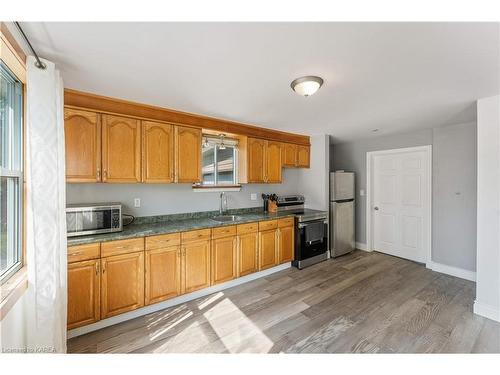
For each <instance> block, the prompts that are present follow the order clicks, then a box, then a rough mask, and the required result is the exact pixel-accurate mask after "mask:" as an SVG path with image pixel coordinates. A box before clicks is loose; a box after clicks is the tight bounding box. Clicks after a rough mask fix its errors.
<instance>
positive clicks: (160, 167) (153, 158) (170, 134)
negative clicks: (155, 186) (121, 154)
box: [142, 121, 174, 183]
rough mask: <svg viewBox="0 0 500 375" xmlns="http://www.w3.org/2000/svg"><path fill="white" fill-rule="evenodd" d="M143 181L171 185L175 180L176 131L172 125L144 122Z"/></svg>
mask: <svg viewBox="0 0 500 375" xmlns="http://www.w3.org/2000/svg"><path fill="white" fill-rule="evenodd" d="M142 155H143V159H142V160H143V164H142V181H143V182H148V183H170V182H173V180H174V129H173V126H172V125H169V124H161V123H158V122H151V121H143V122H142Z"/></svg>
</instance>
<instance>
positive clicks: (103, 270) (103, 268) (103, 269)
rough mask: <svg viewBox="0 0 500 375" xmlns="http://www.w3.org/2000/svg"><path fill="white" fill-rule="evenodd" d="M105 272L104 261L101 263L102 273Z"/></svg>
mask: <svg viewBox="0 0 500 375" xmlns="http://www.w3.org/2000/svg"><path fill="white" fill-rule="evenodd" d="M104 272H106V263H103V264H102V273H104Z"/></svg>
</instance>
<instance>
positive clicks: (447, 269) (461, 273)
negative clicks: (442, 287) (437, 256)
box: [425, 261, 476, 281]
mask: <svg viewBox="0 0 500 375" xmlns="http://www.w3.org/2000/svg"><path fill="white" fill-rule="evenodd" d="M425 266H426V267H427V268H429V269H431V270H433V271H436V272H440V273H445V274H447V275H450V276H455V277H459V278H461V279H465V280H469V281H476V273H475V272H474V271H469V270H465V269H463V268H458V267H453V266H447V265H446V264H442V263H436V262H433V261H430V262H427V263H426V265H425Z"/></svg>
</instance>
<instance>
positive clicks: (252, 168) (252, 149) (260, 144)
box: [247, 138, 266, 183]
mask: <svg viewBox="0 0 500 375" xmlns="http://www.w3.org/2000/svg"><path fill="white" fill-rule="evenodd" d="M247 149H248V151H247V152H248V155H247V160H248V167H247V168H248V172H247V173H248V182H251V183H264V182H265V171H264V169H265V164H264V163H265V153H266V141H264V140H262V139H256V138H248V145H247Z"/></svg>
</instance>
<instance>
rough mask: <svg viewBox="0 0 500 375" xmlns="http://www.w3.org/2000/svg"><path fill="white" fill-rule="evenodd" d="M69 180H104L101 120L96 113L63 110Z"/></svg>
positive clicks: (67, 177)
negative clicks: (102, 178)
mask: <svg viewBox="0 0 500 375" xmlns="http://www.w3.org/2000/svg"><path fill="white" fill-rule="evenodd" d="M64 138H65V148H66V181H67V182H99V181H101V121H100V115H99V114H98V113H95V112H89V111H82V110H77V109H70V108H65V109H64Z"/></svg>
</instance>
